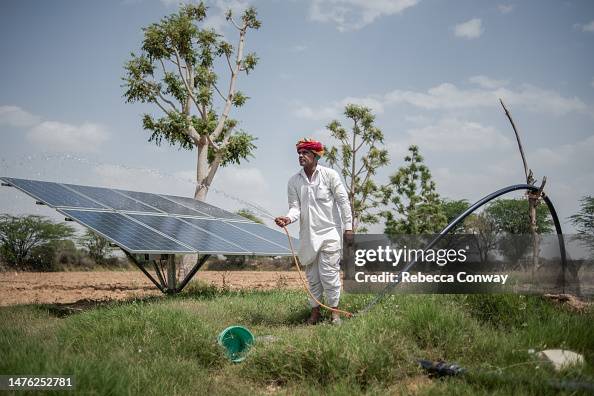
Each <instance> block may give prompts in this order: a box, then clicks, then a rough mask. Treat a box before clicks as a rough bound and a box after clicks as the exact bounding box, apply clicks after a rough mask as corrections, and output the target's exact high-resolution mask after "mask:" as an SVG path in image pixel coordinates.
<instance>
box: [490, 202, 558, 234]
mask: <svg viewBox="0 0 594 396" xmlns="http://www.w3.org/2000/svg"><path fill="white" fill-rule="evenodd" d="M486 212H487V213H488V214H489V215H490V216H491V217H492V219H493V221H494V222H495V226H496V227H497V231H498V232H504V233H506V234H511V235H521V234H530V213H529V204H528V200H526V199H523V198H518V199H497V200H495V201H493V202H492V203H491V204H489V206H487V209H486ZM536 227H537V231H538V233H539V234H546V233H549V232H551V231H552V230H553V221H552V219H551V215H550V213H549V209H548V208H547V207H546V205H538V207H537V208H536Z"/></svg>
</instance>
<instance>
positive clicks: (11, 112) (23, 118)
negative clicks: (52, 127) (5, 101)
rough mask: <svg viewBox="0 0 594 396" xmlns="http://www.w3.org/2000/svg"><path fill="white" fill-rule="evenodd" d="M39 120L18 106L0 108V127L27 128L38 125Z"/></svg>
mask: <svg viewBox="0 0 594 396" xmlns="http://www.w3.org/2000/svg"><path fill="white" fill-rule="evenodd" d="M39 121H40V118H39V117H38V116H36V115H34V114H31V113H29V112H28V111H25V110H23V109H21V108H20V107H18V106H0V125H7V126H11V127H17V128H27V127H31V126H33V125H35V124H38V123H39Z"/></svg>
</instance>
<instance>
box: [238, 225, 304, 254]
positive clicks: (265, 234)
mask: <svg viewBox="0 0 594 396" xmlns="http://www.w3.org/2000/svg"><path fill="white" fill-rule="evenodd" d="M233 225H234V226H235V227H238V228H241V229H242V230H244V231H246V232H250V233H252V234H254V235H258V236H260V237H262V238H265V239H267V240H269V241H270V242H273V243H276V244H277V245H281V246H285V247H286V249H289V242H288V241H287V235H286V234H285V233H284V232H279V231H275V230H273V229H271V228H268V227H266V226H264V225H262V224H257V223H233ZM291 242H292V243H293V248H294V249H295V251H297V250H298V249H299V239H297V238H293V237H291Z"/></svg>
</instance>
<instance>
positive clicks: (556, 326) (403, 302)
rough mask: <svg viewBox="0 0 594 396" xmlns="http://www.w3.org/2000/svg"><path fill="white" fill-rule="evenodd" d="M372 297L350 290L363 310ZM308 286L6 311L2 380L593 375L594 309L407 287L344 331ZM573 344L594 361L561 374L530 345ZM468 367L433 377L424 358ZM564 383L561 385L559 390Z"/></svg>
mask: <svg viewBox="0 0 594 396" xmlns="http://www.w3.org/2000/svg"><path fill="white" fill-rule="evenodd" d="M370 299H371V296H364V295H345V296H344V298H343V304H342V305H343V307H344V308H345V309H347V310H351V311H357V310H359V309H360V308H362V307H363V306H365V304H366V303H367V302H368V301H370ZM308 313H309V310H308V308H307V305H306V297H305V294H304V293H303V292H299V291H286V290H278V291H270V292H255V291H253V292H232V291H228V290H220V289H217V288H215V287H212V286H207V285H204V284H200V283H194V284H191V285H190V286H189V287H188V290H187V291H186V292H184V293H183V294H182V295H180V296H174V297H166V298H152V299H147V300H135V301H129V302H120V303H112V304H105V305H100V306H97V307H90V306H89V307H86V310H84V311H82V312H79V313H73V314H63V311H61V310H56V309H55V308H52V307H48V306H17V307H8V308H2V309H0V356H1V357H2V358H1V359H0V373H1V374H40V375H41V374H46V375H47V374H52V375H57V374H63V375H65V374H71V375H75V377H76V382H77V389H78V390H79V391H80V393H85V394H138V393H145V394H151V395H152V394H203V393H209V394H221V395H223V394H234V395H236V394H312V395H314V394H320V393H323V394H330V395H332V394H335V395H343V394H370V395H376V394H377V395H383V394H387V393H388V394H411V393H413V394H427V395H431V394H439V395H441V394H452V395H454V394H455V395H459V394H468V395H475V394H501V395H507V394H527V395H530V394H535V395H536V394H538V395H540V394H559V393H562V394H563V393H566V394H576V393H577V394H579V393H580V392H581V393H586V391H584V390H582V391H579V390H578V391H576V390H575V389H569V388H567V389H563V388H562V387H563V386H567V384H570V381H574V382H575V381H586V382H590V383H594V368H593V362H594V326H592V323H594V321H593V319H594V314H593V313H592V311H589V312H585V313H575V312H571V311H568V310H565V309H564V308H563V307H560V306H556V305H553V304H552V303H550V302H547V301H545V300H543V299H542V298H539V297H535V296H532V297H524V296H514V295H501V296H479V295H455V296H454V295H452V296H450V295H397V296H390V297H387V298H386V299H385V300H384V301H383V302H382V303H381V304H379V305H378V306H376V307H375V308H374V309H373V310H371V311H370V312H369V313H367V314H365V315H361V316H356V317H354V318H352V319H349V320H345V322H344V323H343V325H342V326H339V327H336V326H331V325H329V324H322V325H318V326H306V325H304V324H303V322H304V320H305V319H306V318H307V316H308ZM230 325H243V326H246V327H247V328H249V329H250V330H251V331H252V333H254V335H255V336H256V339H257V340H258V338H259V339H260V340H261V341H257V342H256V344H255V345H254V347H253V348H252V350H251V351H250V352H249V354H248V356H247V358H246V360H245V361H244V362H242V363H240V364H233V363H231V362H229V360H228V359H227V358H226V356H225V354H224V352H223V351H222V350H221V349H220V347H219V346H218V345H217V343H216V337H217V335H218V334H219V332H220V331H221V330H223V329H224V328H226V327H227V326H230ZM545 348H566V349H571V350H573V351H576V352H578V353H582V354H583V355H584V356H585V358H586V362H587V363H586V364H585V365H584V366H583V367H581V368H570V369H566V370H564V371H562V372H555V371H554V370H553V369H552V368H551V367H549V366H548V365H546V364H544V363H542V362H540V361H539V360H538V359H537V358H536V357H535V356H534V354H531V353H529V350H531V349H534V350H540V349H545ZM421 358H422V359H431V360H437V359H444V360H446V361H449V362H456V363H459V364H460V365H462V366H463V367H466V368H467V369H468V373H467V374H466V375H464V376H462V377H456V378H448V379H430V378H428V377H427V376H426V375H425V373H423V371H422V370H421V369H420V368H419V367H418V365H417V364H416V360H417V359H421ZM560 388H561V389H560Z"/></svg>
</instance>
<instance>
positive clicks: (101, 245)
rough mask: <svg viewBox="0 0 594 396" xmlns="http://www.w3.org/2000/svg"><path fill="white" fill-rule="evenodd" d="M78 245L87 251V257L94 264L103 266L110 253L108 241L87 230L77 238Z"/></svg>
mask: <svg viewBox="0 0 594 396" xmlns="http://www.w3.org/2000/svg"><path fill="white" fill-rule="evenodd" d="M79 243H80V244H81V245H82V246H83V247H84V248H85V249H86V250H87V253H88V255H89V257H91V258H92V259H93V261H94V262H95V263H96V264H103V263H104V262H105V258H106V256H107V255H108V254H109V252H110V251H111V246H110V243H109V241H108V240H107V239H105V238H103V237H102V236H100V235H97V234H95V233H94V232H93V231H91V230H87V231H86V232H85V234H84V235H83V236H82V237H80V238H79Z"/></svg>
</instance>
